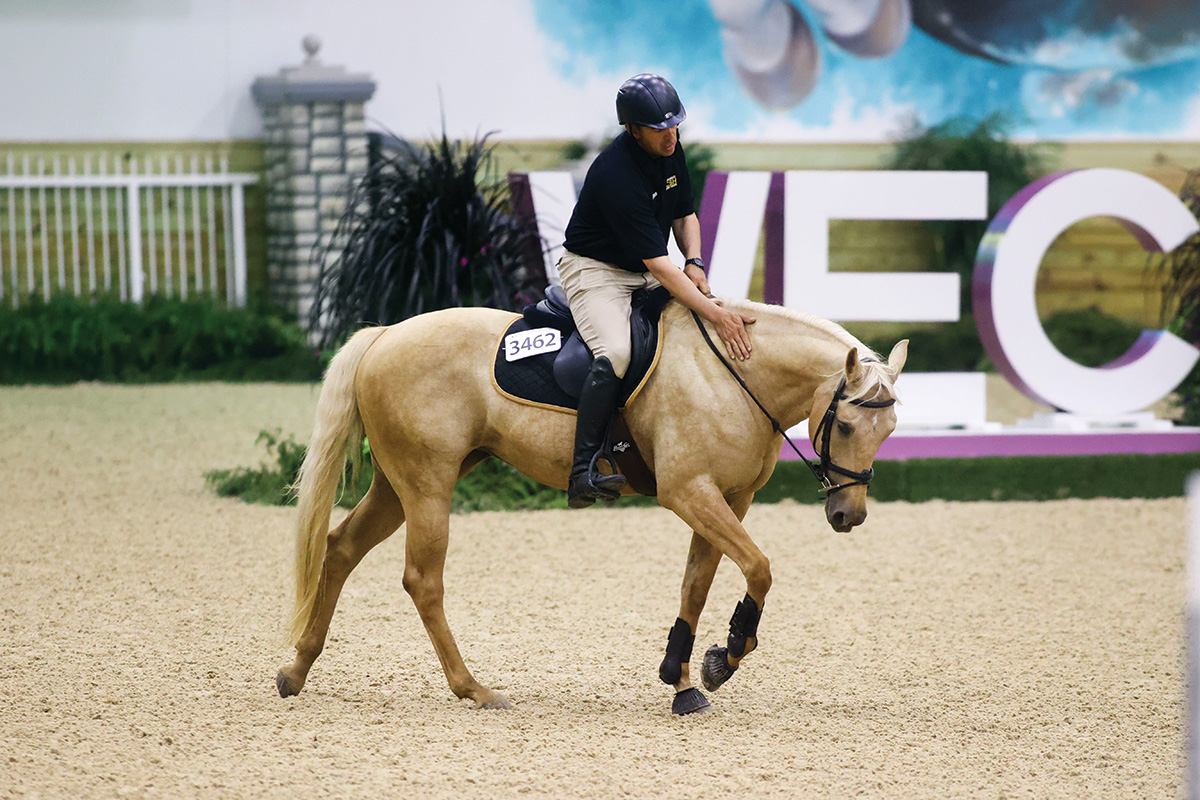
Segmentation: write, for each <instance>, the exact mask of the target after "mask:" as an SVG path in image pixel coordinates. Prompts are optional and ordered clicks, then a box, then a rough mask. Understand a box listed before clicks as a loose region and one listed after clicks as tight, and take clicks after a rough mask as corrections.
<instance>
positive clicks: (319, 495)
mask: <svg viewBox="0 0 1200 800" xmlns="http://www.w3.org/2000/svg"><path fill="white" fill-rule="evenodd" d="M385 330H386V328H364V329H363V330H361V331H359V332H358V333H356V334H354V336H353V337H352V338H351V339H350V341H348V342H346V344H345V345H344V346H343V347H342V349H341V350H339V351H338V353H337V355H335V356H334V357H333V360H332V361H331V362H329V369H328V370H327V371H326V373H325V383H324V385H323V386H322V387H321V397H320V399H319V400H318V401H317V420H316V425H315V426H314V427H313V435H312V441H311V442H309V445H308V452H307V453H305V455H304V463H303V464H302V465H301V466H300V476H299V478H298V479H297V481H296V487H297V488H296V494H297V497H298V506H299V508H298V510H299V521H298V524H297V528H296V601H295V606H294V608H293V611H292V621H291V628H290V633H289V634H288V643H289V644H292V645H294V644H296V643H297V642H298V641H300V637H301V636H302V635H303V634H304V629H305V628H306V627H307V626H308V620H309V616H310V615H311V614H312V610H313V606H314V605H315V604H316V602H317V597H318V594H319V593H320V588H321V568H322V566H323V565H324V563H325V545H326V537H327V535H328V533H329V516H330V514H331V513H332V512H333V504H334V501H335V499H336V497H337V490H338V484H339V482H340V481H341V478H342V475H343V473H344V472H345V468H346V456H347V455H349V456H350V458H351V459H352V460H353V462H354V465H355V469H356V470H357V467H358V464H359V462H360V461H361V459H362V439H363V423H362V417H361V416H360V415H359V413H358V400H357V398H356V397H355V396H354V376H355V374H356V373H357V371H358V364H359V362H360V361H362V358H363V356H364V355H365V354H366V352H367V349H368V348H369V347H370V346H371V345H373V344H374V343H375V340H376V339H378V338H379V337H380V335H381V334H382V333H383V332H384V331H385Z"/></svg>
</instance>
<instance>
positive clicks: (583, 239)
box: [558, 73, 754, 508]
mask: <svg viewBox="0 0 1200 800" xmlns="http://www.w3.org/2000/svg"><path fill="white" fill-rule="evenodd" d="M686 117H687V112H686V111H684V108H683V103H681V102H680V101H679V95H678V94H677V93H676V92H675V87H673V86H672V85H671V84H670V83H669V82H668V81H667V80H666V79H665V78H662V77H660V76H658V75H651V74H646V73H643V74H640V75H634V76H633V77H632V78H630V79H629V80H627V81H625V83H624V84H622V86H621V88H620V90H618V92H617V122H619V123H620V124H621V125H623V126H625V131H624V132H623V133H621V134H619V135H618V136H617V137H616V138H615V139H613V141H612V143H610V144H609V145H608V146H607V147H606V148H605V149H604V150H603V151H602V152H601V153H600V154H599V155H598V156H597V157H596V160H595V161H594V162H593V163H592V165H591V167H590V168H589V169H588V172H587V177H586V178H585V179H584V182H583V188H582V189H581V190H580V192H579V200H578V202H577V203H576V204H575V210H574V212H573V213H572V214H571V221H570V222H569V223H568V224H567V230H566V241H565V242H564V244H563V247H564V249H565V250H566V252H565V253H564V254H563V256H562V258H561V259H560V260H559V263H558V272H559V277H560V279H561V281H562V288H563V291H564V292H565V293H566V295H567V301H568V303H569V304H570V306H571V313H572V315H573V316H574V318H575V322H576V325H577V327H578V329H579V333H580V336H582V337H583V340H584V342H586V343H587V345H588V347H589V348H590V349H591V351H592V354H593V355H594V356H595V361H594V362H593V363H592V368H591V372H589V373H588V377H587V380H586V381H585V382H584V386H583V391H582V393H581V395H580V397H579V416H578V418H577V420H576V425H575V456H574V461H573V465H572V467H571V479H570V485H569V488H568V490H567V500H568V504H569V505H570V507H571V508H585V507H587V506H590V505H592V503H594V502H595V501H596V500H597V499H603V500H613V499H615V498H616V497H617V495H618V494H620V491H621V489H622V488H624V486H625V478H624V476H622V475H604V474H602V473H600V472H599V471H598V470H597V469H596V468H595V465H594V463H593V462H594V456H595V454H596V453H597V452H598V451H599V450H600V449H601V448H602V447H603V445H604V439H605V436H606V434H607V432H608V425H609V421H610V419H611V417H612V414H613V411H614V410H615V408H616V403H617V394H618V390H619V388H620V383H621V378H623V377H624V375H625V370H626V369H627V368H628V366H629V358H630V333H629V317H630V297H631V295H632V294H633V292H634V290H635V289H639V288H642V287H646V288H654V287H656V286H660V285H661V286H665V287H666V288H667V290H668V291H669V292H670V293H671V295H672V296H673V297H674V298H675V299H677V300H679V301H680V302H681V303H683V304H684V305H685V306H686V307H688V308H689V309H691V310H693V311H695V312H696V313H697V314H699V315H700V316H701V317H703V318H704V319H706V320H708V321H709V322H710V323H712V325H713V327H714V328H716V331H717V335H718V336H720V337H721V341H723V342H724V343H725V347H726V349H727V350H728V351H729V355H730V357H731V358H734V359H738V360H745V359H747V358H749V357H750V334H749V332H748V331H747V330H746V325H747V324H749V323H752V322H754V318H753V317H748V316H746V315H744V314H741V313H739V312H737V311H732V310H729V309H725V308H723V307H722V306H721V305H720V304H719V303H718V302H717V301H715V300H713V299H712V296H711V295H710V294H709V287H708V281H707V279H706V278H705V274H704V262H703V261H702V260H701V259H700V222H699V220H697V218H696V214H695V211H694V208H693V203H692V191H691V181H690V180H689V179H688V171H687V164H686V162H685V160H684V154H683V146H682V145H680V144H679V123H681V122H683V120H684V119H685V118H686ZM668 232H673V233H674V235H675V241H676V243H677V244H678V245H679V249H680V250H681V251H682V252H683V255H684V258H685V259H686V261H685V262H684V265H683V268H682V269H681V268H680V267H678V266H676V265H675V264H673V263H672V262H671V259H670V258H669V257H668V255H667V236H668Z"/></svg>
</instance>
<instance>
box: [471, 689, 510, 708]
mask: <svg viewBox="0 0 1200 800" xmlns="http://www.w3.org/2000/svg"><path fill="white" fill-rule="evenodd" d="M511 708H512V701H510V700H509V699H508V698H507V697H505V696H504V695H502V694H500V692H492V696H491V697H489V698H488V699H486V700H476V701H475V710H476V711H508V710H509V709H511Z"/></svg>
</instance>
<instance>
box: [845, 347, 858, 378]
mask: <svg viewBox="0 0 1200 800" xmlns="http://www.w3.org/2000/svg"><path fill="white" fill-rule="evenodd" d="M858 369H859V367H858V348H857V347H851V348H850V352H849V353H846V380H847V381H848V382H850V383H854V379H855V378H856V377H857V373H858Z"/></svg>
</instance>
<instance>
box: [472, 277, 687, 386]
mask: <svg viewBox="0 0 1200 800" xmlns="http://www.w3.org/2000/svg"><path fill="white" fill-rule="evenodd" d="M670 298H671V295H670V292H668V291H667V290H666V288H664V287H662V286H659V287H656V288H654V289H638V290H637V291H635V292H634V293H633V297H632V298H631V301H630V303H631V307H632V313H631V314H630V335H631V343H632V354H631V357H630V362H629V368H628V369H627V370H626V372H625V377H624V379H623V380H622V381H621V393H620V395H619V400H618V402H619V404H620V405H621V406H624V405H625V403H627V402H628V401H629V398H630V397H631V396H632V395H633V393H634V392H635V391H636V390H637V388H638V387H639V386H640V385H641V384H642V381H643V380H644V379H645V377H646V376H647V374H648V373H649V371H650V369H651V368H652V367H653V365H654V362H655V358H656V356H657V355H658V344H659V331H658V328H659V320H660V318H661V316H662V309H663V306H665V305H666V304H667V301H668V300H669V299H670ZM534 328H554V329H556V330H558V331H559V332H560V333H561V335H562V340H563V345H562V348H561V349H560V350H558V351H557V352H551V353H543V354H541V355H536V356H531V357H529V358H523V359H520V360H518V361H511V362H510V361H508V360H507V359H506V358H505V350H504V347H503V346H500V347H499V348H498V349H497V351H496V361H495V370H494V374H495V377H496V385H497V386H498V387H499V388H500V389H501V390H502V391H503V392H505V393H506V394H509V395H512V396H513V397H515V398H517V399H521V400H527V401H530V402H533V403H539V404H544V405H551V406H558V407H561V408H571V409H578V407H579V393H580V390H581V389H582V388H583V382H584V380H585V379H586V378H587V374H588V371H589V370H590V369H591V367H592V360H593V356H592V351H591V350H590V349H589V348H588V346H587V344H586V343H584V341H583V337H581V336H580V335H579V331H577V330H576V329H575V320H574V319H572V318H571V309H570V307H569V306H568V304H567V296H566V294H565V293H564V292H563V290H562V288H561V287H559V286H555V285H551V286H549V287H547V289H546V299H544V300H541V301H539V302H538V303H536V304H534V305H530V306H526V307H525V310H524V312H523V313H522V316H521V318H520V319H518V320H517V321H515V322H514V323H512V325H510V326H509V327H508V329H507V330H506V331H505V332H504V333H505V336H507V335H508V334H510V333H517V332H521V331H526V330H531V329H534ZM501 342H503V338H502V339H501Z"/></svg>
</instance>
